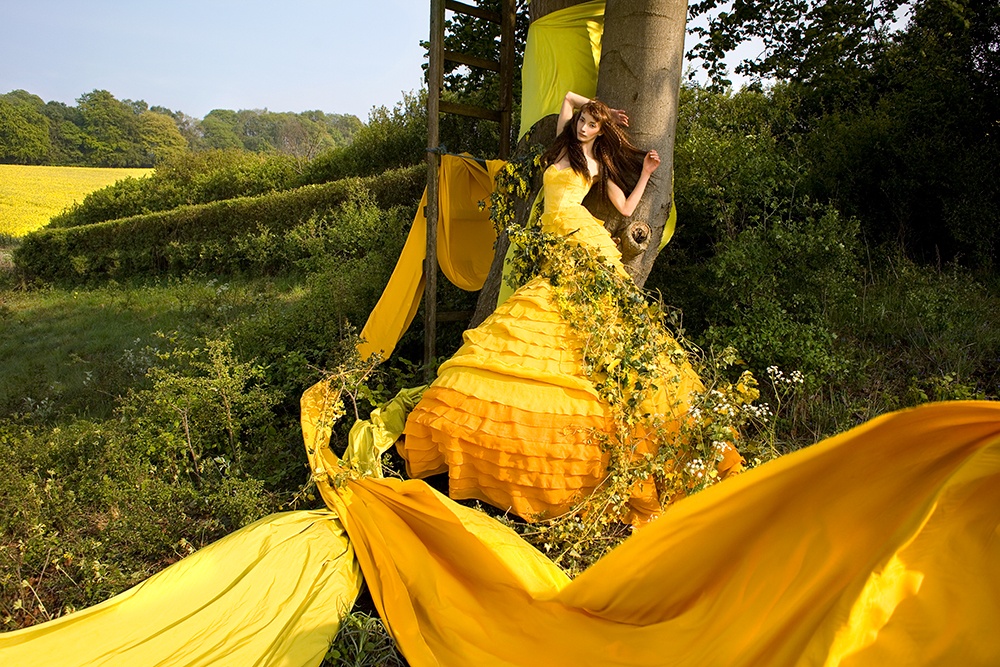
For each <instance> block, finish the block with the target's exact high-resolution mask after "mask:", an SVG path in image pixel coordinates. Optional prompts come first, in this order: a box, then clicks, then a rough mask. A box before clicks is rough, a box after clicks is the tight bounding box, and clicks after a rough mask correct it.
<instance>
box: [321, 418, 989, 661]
mask: <svg viewBox="0 0 1000 667" xmlns="http://www.w3.org/2000/svg"><path fill="white" fill-rule="evenodd" d="M304 407H305V403H304ZM308 415H309V410H308V409H304V412H303V416H304V419H307V420H308V419H310V417H309V416H308ZM316 418H317V417H316V415H313V417H312V419H314V420H315V419H316ZM391 438H392V436H391V435H390V436H389V438H388V441H391ZM315 452H316V453H315V455H314V459H313V461H314V466H316V467H318V468H320V469H323V470H326V471H330V470H335V469H337V468H338V467H339V464H338V462H337V460H336V457H334V456H333V455H332V453H330V452H329V450H328V449H325V448H322V447H321V448H319V449H317V450H315ZM330 479H331V477H330V476H329V475H325V476H323V477H321V479H320V490H321V492H322V493H323V496H324V498H325V499H326V501H327V503H328V504H329V505H330V506H331V507H333V508H334V509H335V510H336V512H337V513H338V515H339V516H340V517H341V520H342V521H343V523H344V526H345V528H346V530H347V532H348V534H349V535H350V537H351V542H352V544H353V545H354V547H355V549H356V552H357V556H358V559H359V561H360V562H361V567H362V570H363V572H364V574H365V579H366V581H367V583H368V586H369V588H370V589H371V591H372V596H373V598H374V600H375V603H376V605H377V606H378V608H379V611H380V613H381V614H382V617H383V619H384V620H385V622H386V623H387V625H388V626H389V628H390V630H391V632H392V634H393V636H394V637H395V639H396V641H397V642H398V643H399V645H400V647H401V648H402V650H403V653H404V654H405V655H406V657H407V660H408V661H409V662H410V664H412V665H468V664H476V665H526V666H527V665H542V664H544V665H623V666H624V665H629V666H641V665H650V666H652V665H692V666H695V665H697V666H702V665H727V666H730V667H739V666H742V665H746V666H749V665H769V666H781V665H817V666H819V665H826V666H831V667H832V666H835V665H845V666H847V665H851V666H855V667H861V666H871V667H885V665H925V664H935V665H963V666H964V665H990V664H997V663H998V661H1000V635H998V634H997V633H996V632H995V629H994V628H995V626H996V624H997V622H998V621H1000V404H997V403H987V402H965V403H950V404H935V405H928V406H923V407H920V408H916V409H913V410H908V411H904V412H898V413H894V414H890V415H886V416H884V417H881V418H878V419H875V420H873V421H871V422H869V423H867V424H865V425H863V426H860V427H858V428H856V429H854V430H852V431H850V432H848V433H845V434H842V435H839V436H836V437H834V438H830V439H828V440H826V441H824V442H822V443H819V444H817V445H814V446H812V447H809V448H807V449H805V450H802V451H799V452H796V453H794V454H791V455H788V456H785V457H782V458H781V459H779V460H776V461H773V462H771V463H768V464H767V465H764V466H762V467H761V468H759V469H756V470H751V471H749V472H747V473H744V474H743V475H741V476H739V477H737V478H735V479H732V480H727V481H726V482H724V483H722V484H719V485H717V486H715V487H712V488H710V489H709V490H707V491H704V492H702V493H700V494H697V495H695V496H692V497H690V498H686V499H684V500H682V501H680V502H679V503H677V504H676V505H674V506H673V507H672V508H671V509H670V511H668V512H667V513H666V514H665V516H664V517H662V518H661V519H659V520H657V521H655V522H653V523H652V524H650V525H649V526H648V527H646V528H643V529H642V530H640V531H639V532H638V533H637V534H636V535H634V536H633V537H632V538H631V539H630V540H628V541H627V542H626V543H624V544H623V545H622V546H621V547H619V548H618V549H617V550H615V551H614V552H613V553H611V554H610V555H608V556H607V557H605V558H604V559H603V560H601V561H599V562H598V563H596V564H595V565H594V566H592V567H591V568H590V569H589V570H588V571H586V572H584V573H583V574H582V575H581V576H580V577H578V578H577V579H576V580H574V581H572V582H570V581H568V580H567V578H566V577H565V576H564V575H562V573H561V572H559V571H558V569H557V568H555V566H553V565H552V564H551V563H550V562H549V561H547V560H546V559H545V558H544V556H542V555H541V554H539V553H538V552H537V551H536V550H535V549H534V548H532V547H531V546H529V545H527V544H526V543H524V542H522V541H521V540H520V539H519V538H518V537H516V536H515V535H514V534H513V533H512V532H511V531H509V530H508V529H507V528H505V527H504V526H502V525H501V524H499V523H497V522H495V521H492V520H490V519H488V518H486V517H484V516H482V515H480V514H478V513H476V512H473V511H472V510H469V509H468V508H465V507H463V506H461V505H458V504H456V503H454V502H453V501H451V500H449V499H448V498H446V497H444V496H441V495H440V494H438V493H437V492H435V491H433V490H432V489H431V488H430V487H428V486H427V485H426V484H424V483H422V482H420V481H400V480H376V479H371V478H363V479H353V480H350V481H347V480H346V479H344V480H342V482H341V484H342V485H341V486H339V487H334V486H332V485H331V484H330V483H329V480H330Z"/></svg>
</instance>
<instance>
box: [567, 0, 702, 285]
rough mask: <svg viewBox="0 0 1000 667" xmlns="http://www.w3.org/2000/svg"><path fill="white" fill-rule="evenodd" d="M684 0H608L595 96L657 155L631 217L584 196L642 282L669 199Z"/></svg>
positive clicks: (660, 234)
mask: <svg viewBox="0 0 1000 667" xmlns="http://www.w3.org/2000/svg"><path fill="white" fill-rule="evenodd" d="M686 18H687V0H607V7H606V9H605V11H604V37H603V42H602V47H601V68H600V75H599V77H598V80H597V96H598V97H599V98H600V99H601V100H603V101H604V102H606V103H607V104H609V105H611V106H612V107H614V108H621V109H625V111H626V112H627V113H628V116H629V121H630V126H629V134H631V136H632V139H633V140H634V141H635V144H636V145H637V146H639V147H640V148H644V149H646V150H651V149H655V150H656V151H657V152H658V153H659V154H660V158H661V160H662V163H661V164H660V168H659V169H657V170H656V172H655V173H654V174H653V176H652V178H651V179H650V181H649V185H648V186H646V192H645V194H643V197H642V200H641V201H640V202H639V206H638V207H637V208H636V210H635V212H634V213H633V214H632V216H631V218H623V217H622V216H620V215H619V214H618V211H616V210H615V209H614V207H613V206H611V204H610V203H608V202H606V201H599V202H594V203H593V206H590V205H591V202H590V201H588V202H587V204H588V206H590V207H591V209H592V210H593V211H594V214H595V215H596V216H597V217H598V218H600V219H602V220H604V221H605V226H606V227H607V228H608V231H609V232H611V235H612V236H613V237H614V238H615V240H616V241H618V243H619V247H620V248H621V251H622V260H623V261H624V263H625V268H626V269H627V270H628V272H629V273H630V274H631V275H632V278H633V279H634V280H635V282H636V284H637V285H639V286H640V287H641V286H642V285H643V284H645V282H646V278H647V277H649V272H650V270H651V269H652V268H653V261H654V260H655V259H656V256H657V254H659V245H660V239H661V238H663V228H664V225H665V224H666V222H667V218H668V217H669V216H670V206H671V204H672V202H673V171H674V130H675V128H676V126H677V105H678V99H679V95H680V84H681V74H682V71H683V67H684V32H685V20H686Z"/></svg>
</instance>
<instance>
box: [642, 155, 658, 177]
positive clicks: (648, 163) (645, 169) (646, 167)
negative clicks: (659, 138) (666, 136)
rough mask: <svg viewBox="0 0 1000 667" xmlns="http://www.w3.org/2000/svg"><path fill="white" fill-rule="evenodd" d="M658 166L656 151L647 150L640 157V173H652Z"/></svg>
mask: <svg viewBox="0 0 1000 667" xmlns="http://www.w3.org/2000/svg"><path fill="white" fill-rule="evenodd" d="M659 166H660V154H659V153H657V152H656V151H649V152H648V153H646V157H644V158H643V159H642V173H644V174H652V173H653V172H654V171H656V170H657V169H658V168H659Z"/></svg>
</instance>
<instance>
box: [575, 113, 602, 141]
mask: <svg viewBox="0 0 1000 667" xmlns="http://www.w3.org/2000/svg"><path fill="white" fill-rule="evenodd" d="M599 136H601V121H599V120H597V119H596V118H594V117H593V116H591V115H590V114H589V113H587V112H586V111H581V112H580V117H579V118H578V119H577V121H576V138H577V139H578V140H579V141H580V143H581V144H589V143H590V142H592V141H593V140H594V139H596V138H597V137H599Z"/></svg>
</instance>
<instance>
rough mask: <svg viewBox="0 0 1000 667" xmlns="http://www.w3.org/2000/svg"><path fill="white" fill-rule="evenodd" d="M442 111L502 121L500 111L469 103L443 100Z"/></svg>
mask: <svg viewBox="0 0 1000 667" xmlns="http://www.w3.org/2000/svg"><path fill="white" fill-rule="evenodd" d="M440 111H442V112H444V113H457V114H458V115H460V116H472V117H474V118H485V119H486V120H495V121H496V122H498V123H499V122H500V112H499V111H493V110H492V109H484V108H482V107H474V106H471V105H469V104H456V103H455V102H445V101H444V100H441V106H440Z"/></svg>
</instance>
